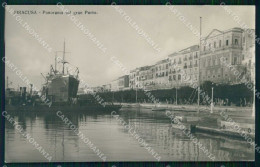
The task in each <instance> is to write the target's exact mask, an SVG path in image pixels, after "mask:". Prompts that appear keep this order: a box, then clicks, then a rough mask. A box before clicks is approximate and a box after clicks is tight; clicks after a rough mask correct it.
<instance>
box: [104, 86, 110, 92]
mask: <svg viewBox="0 0 260 167" xmlns="http://www.w3.org/2000/svg"><path fill="white" fill-rule="evenodd" d="M102 88H103V92H110V91H111V84H105V85H102Z"/></svg>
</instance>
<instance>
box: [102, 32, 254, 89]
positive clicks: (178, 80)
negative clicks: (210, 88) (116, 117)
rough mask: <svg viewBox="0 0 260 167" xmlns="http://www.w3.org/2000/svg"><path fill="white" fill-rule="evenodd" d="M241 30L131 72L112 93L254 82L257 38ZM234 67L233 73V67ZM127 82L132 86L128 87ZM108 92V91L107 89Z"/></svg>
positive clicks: (209, 37) (216, 34)
mask: <svg viewBox="0 0 260 167" xmlns="http://www.w3.org/2000/svg"><path fill="white" fill-rule="evenodd" d="M250 31H252V33H250V34H249V33H247V32H248V31H246V30H243V29H241V28H232V29H229V30H226V31H220V30H217V29H214V30H212V31H211V32H210V33H209V34H208V35H207V36H205V37H204V38H202V39H201V42H200V44H201V46H200V47H199V45H193V46H190V47H188V48H185V49H183V50H180V51H178V52H175V53H173V54H171V55H169V56H168V58H167V59H163V60H160V61H158V62H157V63H155V64H154V65H151V66H143V67H139V68H136V69H134V70H131V71H130V74H129V78H128V76H123V77H120V78H118V79H117V80H114V81H112V82H111V85H110V89H111V91H119V90H124V89H127V88H130V89H137V88H139V89H140V88H145V89H147V90H154V89H171V88H174V87H181V86H190V84H191V83H196V82H198V81H200V84H202V83H203V82H205V81H211V82H215V83H227V84H237V83H240V82H241V79H239V78H238V77H237V75H236V74H235V71H236V72H237V71H238V73H239V75H240V78H241V77H245V76H246V77H247V78H250V80H253V79H254V75H255V36H254V30H250ZM223 61H224V62H223ZM231 66H232V69H230V67H231ZM127 82H129V83H128V86H127ZM104 89H105V88H104Z"/></svg>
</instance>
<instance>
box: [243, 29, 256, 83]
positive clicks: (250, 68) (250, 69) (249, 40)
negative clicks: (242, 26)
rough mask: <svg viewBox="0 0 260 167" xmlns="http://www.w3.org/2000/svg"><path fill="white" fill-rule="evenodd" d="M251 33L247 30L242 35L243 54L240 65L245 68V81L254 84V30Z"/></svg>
mask: <svg viewBox="0 0 260 167" xmlns="http://www.w3.org/2000/svg"><path fill="white" fill-rule="evenodd" d="M251 32H252V33H250V34H249V33H248V31H247V30H245V31H244V33H243V42H242V45H243V52H242V64H243V65H244V66H245V67H246V79H248V80H250V81H252V82H254V80H255V30H253V29H251Z"/></svg>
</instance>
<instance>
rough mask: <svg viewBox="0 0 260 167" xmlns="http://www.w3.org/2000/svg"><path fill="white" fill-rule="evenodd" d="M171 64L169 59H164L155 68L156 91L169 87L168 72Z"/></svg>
mask: <svg viewBox="0 0 260 167" xmlns="http://www.w3.org/2000/svg"><path fill="white" fill-rule="evenodd" d="M169 66H170V62H169V59H168V58H167V59H163V60H160V61H158V62H157V63H156V64H155V65H154V66H153V68H152V69H153V70H152V71H153V76H154V81H153V83H154V89H161V88H162V89H163V88H166V87H167V86H169V79H168V75H169V74H168V70H169Z"/></svg>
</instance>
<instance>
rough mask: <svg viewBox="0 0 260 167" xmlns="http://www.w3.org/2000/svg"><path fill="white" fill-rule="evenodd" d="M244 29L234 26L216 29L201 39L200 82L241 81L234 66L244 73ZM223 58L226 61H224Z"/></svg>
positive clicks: (232, 82)
mask: <svg viewBox="0 0 260 167" xmlns="http://www.w3.org/2000/svg"><path fill="white" fill-rule="evenodd" d="M242 37H243V29H241V28H232V29H229V30H226V31H220V30H217V29H214V30H212V31H211V33H209V34H208V35H207V36H206V37H204V38H202V39H201V43H202V44H204V45H201V47H200V54H201V55H200V83H202V82H204V81H212V82H215V83H229V84H235V83H237V82H239V80H237V78H236V76H235V75H234V70H230V68H229V67H228V66H227V65H226V64H231V65H232V68H234V69H236V70H237V71H239V72H240V73H243V72H244V70H245V68H244V67H243V66H242V50H243V47H242V46H243V45H242ZM223 60H224V61H225V62H226V63H223Z"/></svg>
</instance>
